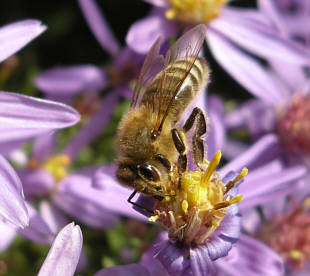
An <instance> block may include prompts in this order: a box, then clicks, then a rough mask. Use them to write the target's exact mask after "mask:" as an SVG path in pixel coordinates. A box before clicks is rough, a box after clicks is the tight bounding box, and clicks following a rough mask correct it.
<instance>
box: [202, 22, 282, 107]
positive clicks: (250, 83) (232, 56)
mask: <svg viewBox="0 0 310 276" xmlns="http://www.w3.org/2000/svg"><path fill="white" fill-rule="evenodd" d="M207 41H208V44H209V46H210V49H211V51H212V53H213V55H214V57H215V58H216V60H217V61H218V62H219V63H220V64H221V65H222V66H223V68H224V69H225V70H226V71H227V72H229V74H230V75H232V76H233V77H234V78H235V79H236V80H237V81H238V82H240V83H241V84H242V85H243V86H244V87H245V88H247V89H248V90H249V92H250V93H252V94H253V95H254V96H256V97H258V98H260V99H261V100H263V101H265V102H267V103H271V104H275V103H278V102H279V101H280V100H282V94H281V89H280V88H279V87H278V86H277V85H276V83H275V82H274V81H273V79H272V78H271V76H270V74H269V73H268V72H267V71H266V69H265V68H264V67H263V66H262V65H260V64H259V63H258V62H257V61H255V60H254V59H253V58H252V57H250V56H249V55H247V54H245V53H244V52H242V51H241V50H240V49H239V48H238V47H236V46H235V45H234V44H233V43H232V42H231V41H229V40H227V38H226V37H224V36H223V35H222V34H221V33H219V32H217V31H216V30H215V29H213V28H209V29H208V31H207ZM227 57H229V58H227Z"/></svg>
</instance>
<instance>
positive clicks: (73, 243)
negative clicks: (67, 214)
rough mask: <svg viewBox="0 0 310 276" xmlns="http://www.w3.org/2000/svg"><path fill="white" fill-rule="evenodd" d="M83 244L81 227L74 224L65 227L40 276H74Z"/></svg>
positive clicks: (52, 248)
mask: <svg viewBox="0 0 310 276" xmlns="http://www.w3.org/2000/svg"><path fill="white" fill-rule="evenodd" d="M82 244H83V236H82V232H81V229H80V227H79V226H78V225H77V226H75V225H74V223H73V222H72V223H70V224H68V225H67V226H66V227H64V228H63V229H62V230H61V231H60V232H59V234H58V235H57V237H56V238H55V240H54V242H53V244H52V247H51V249H50V250H49V252H48V255H47V257H46V259H45V261H44V263H43V265H42V267H41V269H40V271H39V274H38V276H45V275H46V276H50V275H66V276H70V275H72V276H73V274H74V272H75V269H76V266H77V264H78V261H79V258H80V254H81V250H82Z"/></svg>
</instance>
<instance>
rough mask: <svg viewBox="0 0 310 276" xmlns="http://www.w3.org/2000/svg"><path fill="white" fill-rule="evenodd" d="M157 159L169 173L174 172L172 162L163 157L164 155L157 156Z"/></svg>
mask: <svg viewBox="0 0 310 276" xmlns="http://www.w3.org/2000/svg"><path fill="white" fill-rule="evenodd" d="M155 158H156V160H158V161H159V162H160V163H161V164H162V165H163V166H164V167H165V168H166V169H167V171H168V172H170V171H171V170H172V166H171V164H170V161H169V160H168V159H167V158H166V157H165V156H163V155H162V154H157V155H156V156H155Z"/></svg>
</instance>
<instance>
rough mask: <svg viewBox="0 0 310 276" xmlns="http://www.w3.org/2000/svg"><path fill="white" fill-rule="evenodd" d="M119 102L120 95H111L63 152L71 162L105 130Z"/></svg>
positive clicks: (104, 100) (112, 93) (103, 101)
mask: <svg viewBox="0 0 310 276" xmlns="http://www.w3.org/2000/svg"><path fill="white" fill-rule="evenodd" d="M117 101H118V95H117V94H116V93H114V91H112V92H111V93H109V94H108V95H107V96H106V97H105V98H104V99H103V100H102V103H101V108H100V110H99V111H98V112H97V113H96V114H95V115H94V116H93V117H92V118H91V119H90V121H89V122H88V123H87V124H86V125H85V126H83V127H82V128H81V129H80V130H79V131H78V133H77V134H76V135H75V136H74V137H73V138H72V139H71V140H70V141H69V143H68V144H67V146H66V147H65V149H64V150H63V154H66V155H68V156H69V157H70V158H71V160H73V159H75V157H76V156H77V155H78V154H79V152H80V151H81V150H82V149H83V148H84V147H86V146H87V145H89V144H90V143H91V142H92V141H93V140H94V139H95V138H96V137H97V136H98V135H99V134H100V132H101V131H102V130H103V129H104V127H105V126H106V124H107V123H108V122H109V120H110V118H111V116H112V113H113V111H114V107H115V105H116V104H117Z"/></svg>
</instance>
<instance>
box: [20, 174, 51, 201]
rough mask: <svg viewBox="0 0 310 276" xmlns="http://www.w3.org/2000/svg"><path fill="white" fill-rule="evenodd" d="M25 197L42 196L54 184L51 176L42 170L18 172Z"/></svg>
mask: <svg viewBox="0 0 310 276" xmlns="http://www.w3.org/2000/svg"><path fill="white" fill-rule="evenodd" d="M17 172H18V176H19V177H20V179H21V181H22V183H23V188H24V192H25V195H26V197H27V198H28V196H29V197H33V196H44V195H46V194H47V193H48V192H49V191H51V189H52V188H53V186H54V184H55V179H54V177H53V175H51V174H50V173H49V172H47V171H46V170H43V169H23V170H18V171H17Z"/></svg>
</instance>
